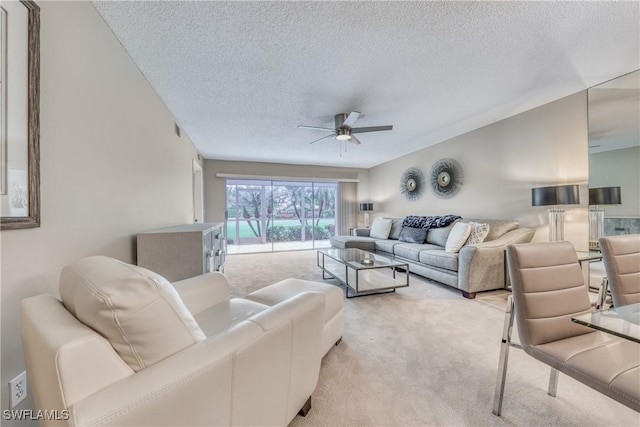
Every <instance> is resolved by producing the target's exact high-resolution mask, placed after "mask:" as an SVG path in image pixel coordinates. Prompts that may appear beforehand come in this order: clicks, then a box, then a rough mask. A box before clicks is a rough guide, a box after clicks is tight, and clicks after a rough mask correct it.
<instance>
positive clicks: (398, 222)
mask: <svg viewBox="0 0 640 427" xmlns="http://www.w3.org/2000/svg"><path fill="white" fill-rule="evenodd" d="M408 218H416V217H406V218H390V219H389V218H385V219H384V220H390V221H391V227H390V229H389V233H388V236H387V237H386V238H385V237H384V234H383V235H382V236H379V235H378V236H377V237H372V236H371V234H370V233H371V231H372V230H374V229H375V227H376V221H377V220H378V218H376V220H375V221H374V223H373V224H372V226H371V228H357V229H355V230H354V235H353V236H334V237H332V238H331V245H332V246H333V247H335V248H359V249H362V250H366V251H371V252H376V253H379V254H381V255H385V256H388V257H390V258H395V259H397V260H401V261H403V262H406V263H408V264H409V271H411V272H412V273H415V274H418V275H420V276H424V277H426V278H428V279H431V280H434V281H437V282H440V283H444V284H446V285H449V286H452V287H454V288H457V289H460V291H462V294H463V295H464V296H465V297H467V298H475V296H476V292H480V291H487V290H492V289H499V288H503V287H504V286H505V284H506V282H505V264H504V262H505V261H504V260H505V255H504V253H505V252H504V251H505V248H506V246H507V245H511V244H515V243H529V242H530V241H531V239H533V235H534V234H535V230H533V229H530V228H525V227H520V225H519V223H518V222H517V221H514V220H504V219H471V220H467V219H457V220H455V221H453V222H452V223H451V224H449V225H448V226H446V227H438V228H430V229H428V231H427V234H426V240H425V241H424V242H414V243H410V242H406V241H403V240H401V239H400V238H401V234H402V229H403V223H405V224H406V222H407V221H406V220H407V219H408ZM423 218H438V217H423ZM458 222H463V223H470V222H474V223H476V224H486V225H488V234H486V237H484V239H483V240H482V241H481V243H474V244H465V245H464V246H462V248H461V249H459V251H458V252H454V253H449V252H447V251H446V250H445V248H446V246H447V240H448V238H449V235H450V233H451V231H452V229H453V228H454V227H455V225H456V224H457V223H458Z"/></svg>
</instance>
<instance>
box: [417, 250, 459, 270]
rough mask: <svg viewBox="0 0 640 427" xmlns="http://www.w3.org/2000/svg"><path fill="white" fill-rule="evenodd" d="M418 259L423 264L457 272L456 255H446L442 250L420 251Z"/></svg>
mask: <svg viewBox="0 0 640 427" xmlns="http://www.w3.org/2000/svg"><path fill="white" fill-rule="evenodd" d="M419 258H420V259H419V260H420V262H421V263H423V264H427V265H430V266H433V267H439V268H444V269H446V270H451V271H458V254H448V253H446V252H445V250H444V249H443V248H440V249H430V250H427V251H422V252H420V257H419Z"/></svg>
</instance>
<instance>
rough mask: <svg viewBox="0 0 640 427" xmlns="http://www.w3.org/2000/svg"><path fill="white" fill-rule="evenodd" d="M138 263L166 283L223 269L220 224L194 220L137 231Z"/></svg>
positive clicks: (223, 246)
mask: <svg viewBox="0 0 640 427" xmlns="http://www.w3.org/2000/svg"><path fill="white" fill-rule="evenodd" d="M137 240H138V265H139V266H140V267H144V268H147V269H149V270H151V271H154V272H156V273H158V274H160V275H161V276H164V277H165V278H166V279H167V280H169V281H170V282H174V281H176V280H182V279H186V278H189V277H193V276H198V275H200V274H204V273H208V272H211V271H221V272H222V271H223V270H224V259H225V252H226V246H225V242H226V241H225V237H224V223H222V222H219V223H195V224H185V225H177V226H174V227H167V228H160V229H157V230H151V231H147V232H144V233H140V234H138V239H137Z"/></svg>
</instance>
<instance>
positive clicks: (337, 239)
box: [330, 236, 376, 251]
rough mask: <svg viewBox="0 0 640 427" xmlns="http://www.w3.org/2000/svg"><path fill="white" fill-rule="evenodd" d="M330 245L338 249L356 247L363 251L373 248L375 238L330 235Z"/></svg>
mask: <svg viewBox="0 0 640 427" xmlns="http://www.w3.org/2000/svg"><path fill="white" fill-rule="evenodd" d="M330 241H331V246H333V247H334V248H338V249H348V248H358V249H362V250H363V251H373V250H375V243H376V239H373V238H371V237H362V236H331V239H330Z"/></svg>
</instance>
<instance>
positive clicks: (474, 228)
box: [465, 222, 489, 245]
mask: <svg viewBox="0 0 640 427" xmlns="http://www.w3.org/2000/svg"><path fill="white" fill-rule="evenodd" d="M469 225H470V226H471V233H470V234H469V238H468V239H467V243H465V244H466V245H477V244H478V243H482V242H483V241H484V239H485V238H486V237H487V234H489V224H486V223H480V222H469Z"/></svg>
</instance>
